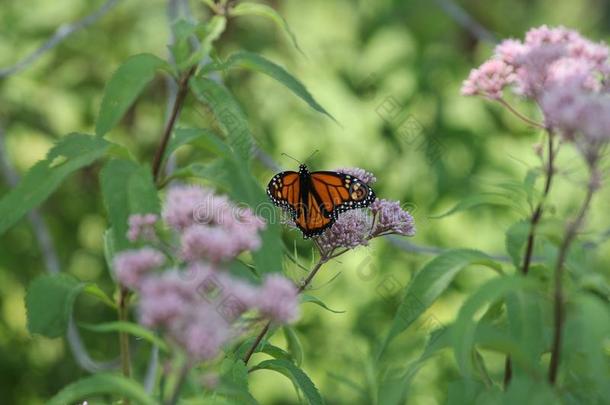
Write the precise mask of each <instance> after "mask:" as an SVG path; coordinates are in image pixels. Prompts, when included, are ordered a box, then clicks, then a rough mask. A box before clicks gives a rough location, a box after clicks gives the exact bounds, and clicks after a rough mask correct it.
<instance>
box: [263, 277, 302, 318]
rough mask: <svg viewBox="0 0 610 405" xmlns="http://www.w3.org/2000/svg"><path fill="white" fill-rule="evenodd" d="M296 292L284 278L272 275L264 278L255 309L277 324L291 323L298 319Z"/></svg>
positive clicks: (294, 287) (291, 284)
mask: <svg viewBox="0 0 610 405" xmlns="http://www.w3.org/2000/svg"><path fill="white" fill-rule="evenodd" d="M297 296H298V290H297V288H296V286H295V285H294V284H293V283H292V281H290V280H288V279H287V278H286V277H283V276H280V275H277V274H272V275H269V276H267V277H266V278H265V281H264V283H263V286H262V288H261V290H260V292H259V297H258V300H257V307H258V309H259V310H260V312H261V313H262V314H263V315H264V316H266V317H268V318H269V319H271V320H272V321H274V322H277V323H291V322H294V321H296V320H297V318H298V317H299V302H298V297H297Z"/></svg>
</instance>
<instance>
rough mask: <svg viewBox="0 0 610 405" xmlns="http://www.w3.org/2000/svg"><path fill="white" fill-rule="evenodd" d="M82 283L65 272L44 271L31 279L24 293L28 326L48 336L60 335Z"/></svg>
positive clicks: (33, 331)
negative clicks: (51, 272) (50, 272)
mask: <svg viewBox="0 0 610 405" xmlns="http://www.w3.org/2000/svg"><path fill="white" fill-rule="evenodd" d="M84 287H85V284H84V283H81V282H80V281H78V280H77V279H76V278H74V277H72V276H69V275H67V274H61V273H60V274H45V275H42V276H39V277H37V278H36V279H34V281H32V282H31V283H30V286H29V288H28V290H27V294H26V297H25V305H26V310H27V319H28V330H29V331H30V333H32V334H34V333H37V334H40V335H43V336H46V337H49V338H55V337H58V336H62V335H63V334H64V333H65V331H66V328H67V327H68V321H69V320H70V316H71V315H72V306H73V305H74V300H75V299H76V297H77V296H78V294H79V293H80V292H81V291H82V290H83V288H84Z"/></svg>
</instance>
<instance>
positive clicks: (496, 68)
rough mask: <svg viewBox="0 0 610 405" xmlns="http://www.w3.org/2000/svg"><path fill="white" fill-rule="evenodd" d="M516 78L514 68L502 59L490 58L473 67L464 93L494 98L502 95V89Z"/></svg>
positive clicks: (463, 88)
mask: <svg viewBox="0 0 610 405" xmlns="http://www.w3.org/2000/svg"><path fill="white" fill-rule="evenodd" d="M514 80H515V71H514V68H513V67H512V66H510V65H508V64H506V63H505V62H503V61H501V60H495V59H492V60H489V61H487V62H485V63H483V64H482V65H481V67H479V68H478V69H473V70H471V71H470V75H468V79H466V80H465V81H464V84H463V85H462V94H464V95H467V96H474V95H482V96H486V97H489V98H493V99H499V98H501V97H502V91H503V90H504V88H505V87H506V86H508V85H509V84H511V83H513V82H514Z"/></svg>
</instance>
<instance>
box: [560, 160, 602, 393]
mask: <svg viewBox="0 0 610 405" xmlns="http://www.w3.org/2000/svg"><path fill="white" fill-rule="evenodd" d="M598 175H599V174H598V173H597V171H596V169H595V168H594V167H592V168H591V178H590V180H589V185H588V187H587V194H586V196H585V199H584V201H583V203H582V205H581V207H580V210H579V211H578V214H577V216H576V218H575V219H574V220H573V221H572V222H571V223H569V224H568V226H567V227H566V232H565V235H564V237H563V242H562V243H561V246H560V247H559V253H558V255H557V262H556V264H555V273H554V284H555V286H554V287H555V293H554V302H553V304H554V305H553V315H554V328H553V343H552V346H551V364H550V366H549V382H550V383H551V385H554V384H555V382H556V381H557V374H558V371H559V360H560V354H561V334H562V330H563V323H564V320H565V314H564V312H565V309H564V307H565V297H564V295H563V285H562V280H563V270H564V267H565V261H566V258H567V256H568V252H569V250H570V246H571V245H572V242H573V241H574V239H575V238H576V235H577V234H578V231H579V230H580V228H581V226H582V224H583V222H584V219H585V215H586V214H587V211H588V210H589V206H590V205H591V199H592V198H593V194H594V193H595V191H596V190H597V187H598V184H597V183H598Z"/></svg>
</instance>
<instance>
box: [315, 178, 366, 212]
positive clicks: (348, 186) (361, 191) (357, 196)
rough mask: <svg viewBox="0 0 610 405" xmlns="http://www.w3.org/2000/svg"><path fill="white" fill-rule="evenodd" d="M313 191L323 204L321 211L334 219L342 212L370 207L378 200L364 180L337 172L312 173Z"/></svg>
mask: <svg viewBox="0 0 610 405" xmlns="http://www.w3.org/2000/svg"><path fill="white" fill-rule="evenodd" d="M311 190H312V192H313V193H314V194H315V195H316V196H317V198H318V200H319V201H320V203H321V210H320V211H321V212H322V213H323V215H324V216H326V217H328V218H332V219H337V216H338V215H339V213H341V212H344V211H347V210H351V209H355V208H364V207H368V206H369V205H371V203H372V202H373V201H375V198H376V197H375V193H374V192H373V189H372V188H370V187H369V186H368V185H366V184H365V183H364V182H363V181H362V180H360V179H358V178H356V177H354V176H352V175H349V174H345V173H337V172H313V173H311Z"/></svg>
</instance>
